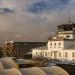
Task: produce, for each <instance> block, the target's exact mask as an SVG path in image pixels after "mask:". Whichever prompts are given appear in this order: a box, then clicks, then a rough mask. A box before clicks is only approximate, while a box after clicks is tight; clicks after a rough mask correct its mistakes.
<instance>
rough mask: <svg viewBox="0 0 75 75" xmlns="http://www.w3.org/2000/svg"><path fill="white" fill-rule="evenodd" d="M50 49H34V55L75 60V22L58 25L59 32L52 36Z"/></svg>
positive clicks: (48, 44)
mask: <svg viewBox="0 0 75 75" xmlns="http://www.w3.org/2000/svg"><path fill="white" fill-rule="evenodd" d="M47 48H48V49H40V48H36V49H33V51H32V55H33V58H35V57H44V58H48V59H53V60H63V61H64V60H70V61H75V24H72V23H68V24H63V25H59V26H58V32H56V35H55V36H53V37H50V38H49V40H48V43H47Z"/></svg>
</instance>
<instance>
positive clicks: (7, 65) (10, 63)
mask: <svg viewBox="0 0 75 75" xmlns="http://www.w3.org/2000/svg"><path fill="white" fill-rule="evenodd" d="M0 62H1V63H2V65H3V67H4V69H10V68H17V66H16V63H15V62H14V61H13V60H12V59H11V58H9V57H4V58H1V59H0Z"/></svg>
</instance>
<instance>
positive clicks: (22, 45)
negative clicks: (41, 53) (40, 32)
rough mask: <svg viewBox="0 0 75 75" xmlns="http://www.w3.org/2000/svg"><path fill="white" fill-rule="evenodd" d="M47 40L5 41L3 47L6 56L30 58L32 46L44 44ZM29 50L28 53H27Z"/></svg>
mask: <svg viewBox="0 0 75 75" xmlns="http://www.w3.org/2000/svg"><path fill="white" fill-rule="evenodd" d="M46 44H47V42H13V43H12V42H11V41H9V42H5V44H4V49H5V51H6V53H7V55H8V56H14V57H16V58H30V57H29V56H31V55H30V53H31V50H32V48H36V47H41V46H46ZM29 52H30V53H29ZM28 55H29V56H28Z"/></svg>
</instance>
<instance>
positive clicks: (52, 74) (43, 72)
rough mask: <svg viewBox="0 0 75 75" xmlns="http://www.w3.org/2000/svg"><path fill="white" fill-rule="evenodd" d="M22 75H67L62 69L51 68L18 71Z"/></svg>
mask: <svg viewBox="0 0 75 75" xmlns="http://www.w3.org/2000/svg"><path fill="white" fill-rule="evenodd" d="M20 71H21V73H22V74H23V75H25V74H26V75H69V74H68V73H67V72H66V71H65V70H64V69H62V68H60V67H57V66H52V67H32V68H25V69H20Z"/></svg>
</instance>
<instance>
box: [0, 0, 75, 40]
mask: <svg viewBox="0 0 75 75" xmlns="http://www.w3.org/2000/svg"><path fill="white" fill-rule="evenodd" d="M10 1H11V0H9V1H8V2H7V4H6V6H8V5H9V9H10V10H11V9H12V7H15V12H14V13H11V14H10V13H9V14H7V12H9V11H8V9H5V10H4V8H3V7H1V8H3V9H2V11H4V13H0V40H2V41H3V40H17V41H45V40H46V39H47V36H48V35H50V33H51V32H55V31H56V29H57V26H58V25H60V24H63V23H68V17H69V15H70V17H71V21H72V22H75V1H74V0H14V3H12V2H10ZM0 3H1V2H0ZM39 4H40V5H39ZM10 5H12V7H10ZM42 6H43V7H42ZM37 7H39V8H40V9H39V8H37ZM34 8H35V10H34ZM32 10H33V11H32ZM10 12H11V11H10Z"/></svg>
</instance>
